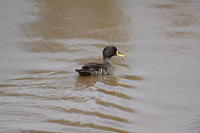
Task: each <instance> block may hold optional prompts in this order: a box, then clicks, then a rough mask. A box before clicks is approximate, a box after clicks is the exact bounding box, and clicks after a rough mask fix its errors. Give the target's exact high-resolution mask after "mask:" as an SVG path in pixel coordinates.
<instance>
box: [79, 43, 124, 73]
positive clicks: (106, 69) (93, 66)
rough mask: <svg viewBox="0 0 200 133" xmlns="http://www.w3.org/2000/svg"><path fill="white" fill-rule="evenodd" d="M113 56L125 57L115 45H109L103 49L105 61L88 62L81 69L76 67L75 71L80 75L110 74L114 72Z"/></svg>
mask: <svg viewBox="0 0 200 133" xmlns="http://www.w3.org/2000/svg"><path fill="white" fill-rule="evenodd" d="M113 56H120V57H125V55H123V54H121V53H120V52H119V51H118V50H117V48H116V47H115V46H107V47H105V48H104V50H103V63H88V64H85V65H83V66H82V68H81V69H76V70H75V71H76V72H78V73H79V75H80V76H90V75H92V76H97V75H110V74H112V73H113V66H112V64H111V60H110V59H111V57H113Z"/></svg>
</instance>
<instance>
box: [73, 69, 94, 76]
mask: <svg viewBox="0 0 200 133" xmlns="http://www.w3.org/2000/svg"><path fill="white" fill-rule="evenodd" d="M75 71H76V72H78V73H79V75H80V76H90V75H91V73H90V72H88V71H86V70H83V69H76V70H75Z"/></svg>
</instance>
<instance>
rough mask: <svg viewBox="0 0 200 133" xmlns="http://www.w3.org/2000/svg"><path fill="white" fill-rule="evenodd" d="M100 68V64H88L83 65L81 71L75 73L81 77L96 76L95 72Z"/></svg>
mask: <svg viewBox="0 0 200 133" xmlns="http://www.w3.org/2000/svg"><path fill="white" fill-rule="evenodd" d="M101 68H102V64H98V63H88V64H86V65H84V66H83V67H82V68H81V69H76V71H77V72H78V73H79V75H81V76H89V75H96V73H97V71H98V70H99V69H101Z"/></svg>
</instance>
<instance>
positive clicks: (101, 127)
mask: <svg viewBox="0 0 200 133" xmlns="http://www.w3.org/2000/svg"><path fill="white" fill-rule="evenodd" d="M47 122H51V123H58V124H62V125H67V126H73V127H88V128H93V129H99V130H105V131H112V132H116V133H131V132H129V131H125V130H120V129H116V128H113V127H109V126H101V125H96V124H94V123H85V124H81V123H80V122H71V121H68V120H63V119H61V120H54V119H48V120H47Z"/></svg>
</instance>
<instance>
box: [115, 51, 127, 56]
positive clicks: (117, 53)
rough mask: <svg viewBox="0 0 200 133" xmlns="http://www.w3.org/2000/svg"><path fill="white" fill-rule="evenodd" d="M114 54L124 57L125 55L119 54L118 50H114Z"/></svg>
mask: <svg viewBox="0 0 200 133" xmlns="http://www.w3.org/2000/svg"><path fill="white" fill-rule="evenodd" d="M116 55H117V56H120V57H126V56H125V55H123V54H121V53H120V52H119V51H116Z"/></svg>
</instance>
